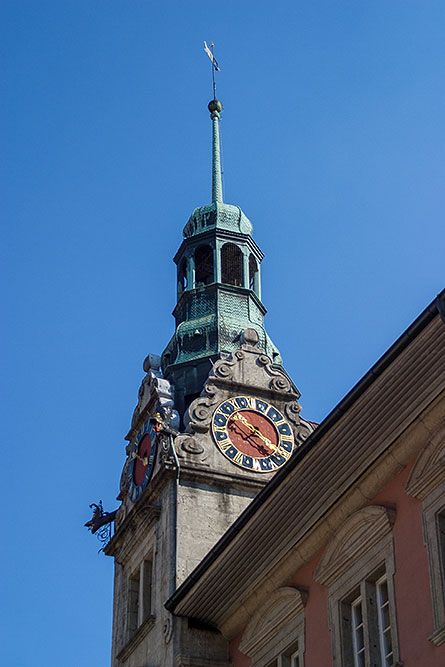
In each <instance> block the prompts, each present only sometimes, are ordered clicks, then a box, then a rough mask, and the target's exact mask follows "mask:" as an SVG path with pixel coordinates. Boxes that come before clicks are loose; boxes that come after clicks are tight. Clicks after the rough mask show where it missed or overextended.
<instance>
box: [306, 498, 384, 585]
mask: <svg viewBox="0 0 445 667" xmlns="http://www.w3.org/2000/svg"><path fill="white" fill-rule="evenodd" d="M394 518H395V513H394V511H393V510H390V509H388V508H386V507H382V506H379V505H370V506H368V507H364V508H363V509H361V510H359V511H358V512H354V514H352V515H351V516H350V517H349V518H348V519H347V520H346V522H345V523H344V524H343V526H342V527H341V528H340V530H339V531H338V532H337V533H336V535H335V536H334V537H333V538H332V540H331V541H330V542H329V544H328V546H327V547H326V550H325V552H324V554H323V556H322V558H321V560H320V562H319V564H318V567H317V569H316V571H315V574H314V579H315V581H318V582H319V583H320V584H323V586H331V585H332V584H333V583H334V582H335V581H337V579H339V578H340V577H341V576H342V575H343V574H344V573H345V572H346V571H347V570H348V569H349V568H350V566H351V563H355V562H357V561H358V560H359V559H360V558H361V557H362V556H363V555H364V554H365V553H366V552H367V551H368V550H369V549H371V547H372V546H373V545H374V544H376V542H378V541H379V540H380V539H381V538H382V537H384V536H385V535H387V534H389V533H390V532H391V530H392V525H393V523H394Z"/></svg>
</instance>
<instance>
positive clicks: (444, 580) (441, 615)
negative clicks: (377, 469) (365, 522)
mask: <svg viewBox="0 0 445 667" xmlns="http://www.w3.org/2000/svg"><path fill="white" fill-rule="evenodd" d="M444 458H445V428H444V427H442V428H441V429H439V430H438V431H437V432H435V433H434V434H433V435H432V436H431V437H430V439H429V440H428V441H427V442H426V443H425V447H424V449H423V450H422V451H421V452H420V454H419V456H418V457H417V459H416V462H415V464H414V467H413V469H412V470H411V473H410V476H409V478H408V481H407V483H406V487H405V490H406V493H407V494H408V495H409V496H412V497H413V498H417V499H418V500H420V501H421V502H422V523H423V540H424V544H425V547H426V550H427V557H428V570H429V579H430V591H431V602H432V612H433V624H434V630H433V632H432V634H431V635H430V636H429V637H428V640H429V641H430V642H431V643H432V644H433V645H434V646H441V645H443V644H445V553H444V545H443V543H442V541H441V538H440V526H439V524H438V519H439V516H440V515H443V514H445V481H444V480H443V461H444Z"/></svg>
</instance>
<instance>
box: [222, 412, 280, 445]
mask: <svg viewBox="0 0 445 667" xmlns="http://www.w3.org/2000/svg"><path fill="white" fill-rule="evenodd" d="M233 419H236V420H238V421H240V422H241V423H243V424H245V425H246V426H247V427H248V428H249V429H250V431H251V432H252V433H253V434H254V435H256V436H258V437H259V438H261V440H262V441H263V442H264V444H265V445H267V447H269V448H270V449H271V450H272V451H273V452H275V451H276V450H277V449H278V447H277V446H276V445H274V444H273V443H272V442H271V441H270V440H269V438H267V437H266V436H265V435H263V434H262V433H261V431H260V430H259V429H258V428H257V427H256V426H254V425H253V424H250V423H249V422H248V421H247V419H246V418H245V417H244V415H242V414H240V413H239V412H237V413H236V414H235V415H233Z"/></svg>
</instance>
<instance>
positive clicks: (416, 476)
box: [406, 429, 445, 500]
mask: <svg viewBox="0 0 445 667" xmlns="http://www.w3.org/2000/svg"><path fill="white" fill-rule="evenodd" d="M444 480H445V429H442V430H441V431H439V432H438V433H436V434H435V436H434V437H433V438H432V439H431V440H430V442H429V443H428V444H427V446H426V447H425V449H424V450H423V451H422V452H421V453H420V454H419V456H418V458H417V461H416V463H415V465H414V468H413V469H412V470H411V474H410V476H409V478H408V482H407V483H406V492H407V494H408V495H410V496H414V498H419V500H423V499H424V498H426V496H427V495H428V494H429V493H431V491H433V490H434V489H435V488H436V487H437V486H439V484H441V483H442V482H443V481H444Z"/></svg>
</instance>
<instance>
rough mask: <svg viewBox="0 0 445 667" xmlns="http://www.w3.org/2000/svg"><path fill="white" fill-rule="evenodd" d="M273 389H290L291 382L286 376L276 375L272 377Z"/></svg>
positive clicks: (271, 386)
mask: <svg viewBox="0 0 445 667" xmlns="http://www.w3.org/2000/svg"><path fill="white" fill-rule="evenodd" d="M269 386H270V388H271V389H274V390H275V391H290V390H291V384H290V382H289V380H288V379H287V378H286V377H285V376H284V375H282V376H276V377H274V378H272V380H271V381H270V384H269Z"/></svg>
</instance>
